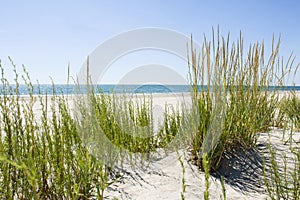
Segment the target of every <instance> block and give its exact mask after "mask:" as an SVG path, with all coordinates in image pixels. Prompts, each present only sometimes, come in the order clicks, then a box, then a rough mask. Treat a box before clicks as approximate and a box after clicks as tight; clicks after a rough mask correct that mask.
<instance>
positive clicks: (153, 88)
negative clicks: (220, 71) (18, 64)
mask: <svg viewBox="0 0 300 200" xmlns="http://www.w3.org/2000/svg"><path fill="white" fill-rule="evenodd" d="M94 88H95V91H96V92H97V93H100V92H103V93H105V94H110V93H144V94H155V93H187V92H190V91H191V87H190V85H154V84H153V85H94ZM198 88H199V90H201V86H199V87H198ZM206 88H207V87H206V86H204V89H206ZM274 89H280V90H281V91H292V90H295V91H300V86H284V87H280V88H279V87H278V86H270V87H269V90H274ZM78 91H80V92H81V93H82V92H83V93H84V92H85V91H86V87H85V86H84V85H81V86H78V85H74V84H72V85H67V84H57V85H55V86H53V85H51V84H41V85H37V84H35V85H33V90H28V86H27V85H19V88H18V93H19V95H29V94H30V93H32V94H33V95H46V94H48V95H53V94H77V93H78ZM4 93H6V94H12V95H16V85H10V88H9V87H7V86H6V87H3V86H1V85H0V95H3V94H4Z"/></svg>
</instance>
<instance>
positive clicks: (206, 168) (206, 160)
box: [202, 153, 210, 200]
mask: <svg viewBox="0 0 300 200" xmlns="http://www.w3.org/2000/svg"><path fill="white" fill-rule="evenodd" d="M202 162H203V163H202V165H203V168H204V174H205V191H204V199H205V200H208V199H209V177H210V175H209V169H210V167H209V165H210V163H209V158H208V155H207V154H206V153H205V154H204V155H203V160H202Z"/></svg>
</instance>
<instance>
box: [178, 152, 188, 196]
mask: <svg viewBox="0 0 300 200" xmlns="http://www.w3.org/2000/svg"><path fill="white" fill-rule="evenodd" d="M177 155H178V160H179V162H180V166H181V169H182V178H181V187H182V191H181V193H180V194H181V199H182V200H184V199H185V196H184V193H185V190H186V184H185V178H184V175H185V167H184V163H183V160H182V158H181V156H179V153H178V152H177Z"/></svg>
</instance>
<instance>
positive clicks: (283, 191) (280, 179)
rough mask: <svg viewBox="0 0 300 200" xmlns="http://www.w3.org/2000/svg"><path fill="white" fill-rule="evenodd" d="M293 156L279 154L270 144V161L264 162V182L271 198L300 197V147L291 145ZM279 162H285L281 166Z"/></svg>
mask: <svg viewBox="0 0 300 200" xmlns="http://www.w3.org/2000/svg"><path fill="white" fill-rule="evenodd" d="M286 153H289V154H291V155H292V157H289V158H288V157H287V156H286V154H284V155H279V154H278V153H277V152H276V150H275V149H274V148H273V147H272V146H271V144H270V141H269V144H268V153H267V154H269V156H270V158H269V163H270V165H268V164H267V162H266V159H265V162H264V182H265V185H266V188H267V192H268V195H269V197H270V198H271V199H274V200H275V199H295V200H297V199H300V184H299V183H300V178H299V177H300V150H299V147H290V148H289V152H286ZM279 163H283V166H281V165H280V164H279Z"/></svg>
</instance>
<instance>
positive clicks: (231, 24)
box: [0, 0, 300, 85]
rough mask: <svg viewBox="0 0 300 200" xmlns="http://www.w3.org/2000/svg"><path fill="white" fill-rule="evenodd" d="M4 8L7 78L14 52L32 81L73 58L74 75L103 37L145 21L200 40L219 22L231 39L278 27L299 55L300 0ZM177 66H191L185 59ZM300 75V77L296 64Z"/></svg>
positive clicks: (61, 75)
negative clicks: (9, 58) (185, 62)
mask: <svg viewBox="0 0 300 200" xmlns="http://www.w3.org/2000/svg"><path fill="white" fill-rule="evenodd" d="M0 9H1V10H0V59H1V60H2V65H3V66H4V68H5V70H6V74H7V77H8V78H11V67H10V65H9V63H8V59H7V57H8V56H11V57H12V59H13V60H14V62H15V63H16V64H17V65H18V68H20V66H21V64H24V65H25V66H26V68H27V70H28V71H29V73H30V75H31V78H32V80H33V81H34V82H35V80H39V82H40V83H49V82H50V78H49V77H52V78H53V80H54V81H55V82H56V83H66V79H67V78H66V77H67V65H68V63H70V65H71V75H73V76H75V74H76V73H77V72H78V71H79V69H80V67H81V65H82V64H83V62H84V60H85V58H86V57H87V55H89V54H90V53H91V52H93V50H94V49H95V48H96V47H97V46H98V45H100V44H101V43H103V42H104V41H106V40H107V39H109V38H111V37H113V36H114V35H117V34H119V33H122V32H125V31H128V30H132V29H137V28H143V27H158V28H166V29H172V30H175V31H178V32H181V33H183V34H186V35H190V34H193V37H194V38H195V39H196V40H197V41H199V42H201V41H202V38H203V34H207V35H210V34H211V28H212V27H215V28H216V27H217V26H218V25H219V26H220V30H221V33H222V34H224V35H226V34H227V33H228V31H230V33H231V36H232V38H231V40H232V41H233V40H235V39H236V38H237V37H238V34H239V31H240V30H241V31H242V33H243V36H244V39H245V43H250V42H251V43H254V42H257V41H262V40H263V39H264V41H265V45H266V48H267V49H268V48H269V47H270V45H271V40H272V36H273V34H275V36H276V37H278V36H279V34H281V39H282V44H281V54H282V55H283V56H284V57H285V58H287V57H288V55H289V54H290V53H291V52H292V51H293V52H294V54H295V55H296V56H297V59H296V61H298V62H299V61H300V39H299V36H300V21H299V19H300V3H298V1H279V0H272V1H270V0H264V1H261V0H252V1H240V0H228V1H196V0H195V1H189V0H187V1H175V0H152V1H145V0H127V1H120V0H119V1H113V0H112V1H101V0H98V1H96V0H94V1H92V0H86V1H63V0H61V1H58V0H53V1H32V0H27V1H16V0H11V1H4V0H3V1H1V8H0ZM175 60H176V59H174V62H175ZM120 63H122V62H120ZM170 63H172V61H170ZM120 67H122V69H121V70H120V69H119V68H120ZM126 67H128V70H130V67H129V66H126V64H124V63H123V65H122V66H121V65H116V66H115V69H113V68H112V70H111V71H108V72H107V76H106V77H105V78H104V80H103V81H104V82H106V83H113V82H116V81H117V79H118V78H120V76H122V74H121V72H120V74H118V73H117V72H118V71H122V73H123V74H124V73H125V72H126V69H127V68H126ZM175 68H176V70H177V71H178V73H181V74H185V73H187V68H186V66H182V67H181V68H180V67H179V66H176V67H175ZM118 76H119V77H118ZM298 80H299V81H298ZM296 83H297V84H298V85H300V75H299V72H298V78H297V80H296Z"/></svg>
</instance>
